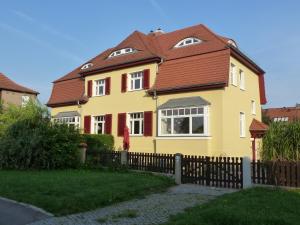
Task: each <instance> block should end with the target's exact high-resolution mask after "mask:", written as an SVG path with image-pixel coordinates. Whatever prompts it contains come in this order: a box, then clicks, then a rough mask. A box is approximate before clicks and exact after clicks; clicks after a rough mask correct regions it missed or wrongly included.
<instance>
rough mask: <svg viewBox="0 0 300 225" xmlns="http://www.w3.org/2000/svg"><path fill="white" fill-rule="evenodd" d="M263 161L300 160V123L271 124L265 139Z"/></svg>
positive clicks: (262, 153) (262, 152)
mask: <svg viewBox="0 0 300 225" xmlns="http://www.w3.org/2000/svg"><path fill="white" fill-rule="evenodd" d="M261 157H262V159H263V160H300V121H296V122H290V123H286V122H276V123H271V124H270V126H269V130H268V132H267V133H266V135H265V136H264V137H263V145H262V151H261Z"/></svg>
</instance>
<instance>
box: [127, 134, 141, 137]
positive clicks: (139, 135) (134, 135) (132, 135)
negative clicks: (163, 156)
mask: <svg viewBox="0 0 300 225" xmlns="http://www.w3.org/2000/svg"><path fill="white" fill-rule="evenodd" d="M129 137H144V134H129Z"/></svg>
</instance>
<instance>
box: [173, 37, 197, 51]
mask: <svg viewBox="0 0 300 225" xmlns="http://www.w3.org/2000/svg"><path fill="white" fill-rule="evenodd" d="M201 42H202V41H201V40H200V39H199V38H195V37H188V38H185V39H183V40H181V41H179V42H178V43H177V44H176V45H175V46H174V48H181V47H185V46H189V45H195V44H199V43H201Z"/></svg>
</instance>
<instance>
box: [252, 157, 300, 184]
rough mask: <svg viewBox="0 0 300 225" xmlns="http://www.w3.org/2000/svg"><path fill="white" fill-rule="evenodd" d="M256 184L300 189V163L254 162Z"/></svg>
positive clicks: (253, 174)
mask: <svg viewBox="0 0 300 225" xmlns="http://www.w3.org/2000/svg"><path fill="white" fill-rule="evenodd" d="M251 177H252V182H253V183H254V184H266V185H278V186H289V187H300V161H297V162H295V161H267V162H262V161H260V160H257V161H253V162H252V174H251Z"/></svg>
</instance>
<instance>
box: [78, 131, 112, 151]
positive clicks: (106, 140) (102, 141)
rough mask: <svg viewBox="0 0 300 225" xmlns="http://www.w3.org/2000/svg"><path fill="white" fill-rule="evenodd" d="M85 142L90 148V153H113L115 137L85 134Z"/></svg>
mask: <svg viewBox="0 0 300 225" xmlns="http://www.w3.org/2000/svg"><path fill="white" fill-rule="evenodd" d="M82 139H83V142H85V143H86V144H87V146H88V149H87V151H88V152H99V151H112V150H113V149H114V137H113V136H112V135H108V134H83V135H82Z"/></svg>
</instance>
